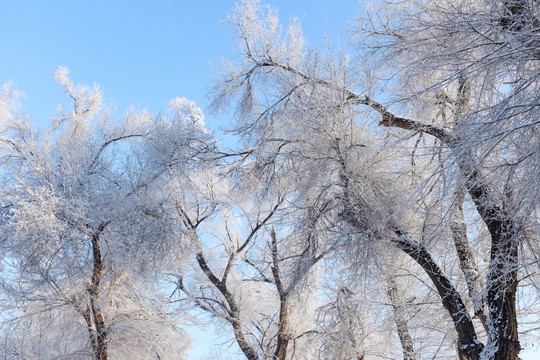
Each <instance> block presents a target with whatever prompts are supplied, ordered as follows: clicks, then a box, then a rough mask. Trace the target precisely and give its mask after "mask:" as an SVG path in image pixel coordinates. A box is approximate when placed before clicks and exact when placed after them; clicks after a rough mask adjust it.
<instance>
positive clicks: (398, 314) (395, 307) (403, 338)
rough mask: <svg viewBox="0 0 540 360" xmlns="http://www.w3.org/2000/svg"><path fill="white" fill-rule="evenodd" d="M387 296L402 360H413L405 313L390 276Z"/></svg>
mask: <svg viewBox="0 0 540 360" xmlns="http://www.w3.org/2000/svg"><path fill="white" fill-rule="evenodd" d="M387 294H388V299H389V300H390V304H391V306H392V311H393V313H394V320H395V322H396V326H397V332H398V336H399V341H400V343H401V347H402V348H403V360H415V355H414V347H413V340H412V337H411V334H410V333H409V327H408V325H407V321H406V320H405V316H404V313H405V311H404V309H403V305H402V301H401V300H400V298H399V295H398V288H397V284H396V279H395V278H394V277H392V276H391V277H389V278H388V291H387Z"/></svg>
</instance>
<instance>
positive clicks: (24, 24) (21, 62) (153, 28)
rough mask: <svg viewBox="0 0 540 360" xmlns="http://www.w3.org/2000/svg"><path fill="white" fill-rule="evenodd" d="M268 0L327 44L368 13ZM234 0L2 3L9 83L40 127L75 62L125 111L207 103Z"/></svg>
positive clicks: (353, 0)
mask: <svg viewBox="0 0 540 360" xmlns="http://www.w3.org/2000/svg"><path fill="white" fill-rule="evenodd" d="M268 2H269V3H270V4H272V5H275V6H276V7H277V8H279V10H280V15H281V18H282V20H284V21H287V20H288V19H289V17H290V16H292V15H295V16H297V17H299V18H300V19H301V20H302V24H303V28H304V33H305V36H306V38H307V39H308V42H309V43H310V44H312V45H316V44H318V45H319V46H322V44H323V43H324V41H323V35H324V34H326V35H327V36H328V37H329V38H330V39H331V40H332V41H333V42H334V43H338V42H339V40H340V38H341V34H342V30H344V29H345V28H346V27H347V25H348V22H349V21H351V20H352V19H353V17H354V15H356V14H357V13H358V12H359V11H360V10H361V9H360V5H359V3H358V1H357V0H333V1H322V0H294V1H293V0H289V1H286V0H270V1H268ZM234 4H235V1H234V0H219V1H218V0H214V1H208V0H207V1H193V0H190V1H186V0H178V1H172V0H163V1H152V2H150V1H137V0H131V1H111V0H108V1H104V0H94V1H75V0H72V1H68V0H65V1H58V0H48V1H43V0H31V1H30V0H27V1H13V0H0V51H1V52H0V54H1V55H0V84H1V83H4V82H6V81H8V80H12V81H13V82H14V83H15V84H17V88H18V89H20V90H22V91H23V92H24V93H25V95H26V96H25V97H24V98H23V99H22V108H23V110H24V111H26V112H28V113H29V114H30V116H31V118H32V119H33V121H35V122H36V123H37V124H39V125H40V126H43V125H44V124H46V123H47V121H48V119H49V117H50V116H51V115H53V114H54V112H55V108H56V105H57V104H58V103H59V102H61V101H64V100H65V98H63V91H62V88H61V87H60V86H59V85H58V84H56V82H55V81H54V80H53V74H54V72H55V70H56V69H57V67H58V66H60V65H62V66H67V67H68V68H69V69H70V76H71V78H72V80H73V81H74V82H76V83H82V84H87V85H92V84H94V83H97V84H100V85H101V88H102V90H103V92H104V94H105V99H109V100H113V101H114V102H115V103H116V104H117V106H118V110H119V113H118V115H119V116H120V115H121V113H122V112H123V111H124V110H125V109H126V108H128V107H129V106H130V105H133V104H138V105H140V106H141V107H147V108H148V109H150V110H153V111H155V112H158V111H164V110H165V109H166V105H167V103H168V101H169V100H170V99H172V98H174V97H186V98H188V99H191V100H194V101H195V102H196V103H197V104H198V105H199V106H200V107H201V108H202V109H203V110H204V109H205V108H206V106H207V105H208V103H209V101H208V99H207V98H206V96H205V95H206V90H207V88H208V86H209V85H210V81H211V78H212V69H213V66H214V65H215V64H217V63H218V62H219V60H220V59H221V58H228V57H230V56H231V50H230V48H231V44H232V28H231V27H230V26H226V25H223V24H221V22H220V21H221V20H224V19H225V18H226V17H227V14H228V12H229V11H230V10H231V9H232V8H233V7H234ZM220 121H223V122H224V123H222V124H220V123H219V122H218V120H217V119H213V118H209V119H207V123H208V125H209V126H210V127H211V128H212V129H213V130H216V131H217V129H219V127H220V125H226V122H227V119H221V120H220ZM194 334H195V335H196V336H198V337H199V338H200V339H199V341H197V342H195V343H194V349H195V350H196V352H195V353H194V354H193V355H192V357H191V359H196V358H197V357H198V356H199V355H200V354H204V353H205V352H206V351H208V350H209V348H208V347H207V345H204V344H205V339H204V337H205V336H206V335H201V333H200V332H197V333H194ZM210 337H212V336H211V335H208V338H210ZM206 340H208V339H206ZM222 340H225V339H222ZM527 345H532V344H527ZM523 358H524V359H534V358H537V357H536V355H530V357H527V356H523ZM538 358H540V355H539V357H538Z"/></svg>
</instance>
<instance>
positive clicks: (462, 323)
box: [391, 230, 484, 360]
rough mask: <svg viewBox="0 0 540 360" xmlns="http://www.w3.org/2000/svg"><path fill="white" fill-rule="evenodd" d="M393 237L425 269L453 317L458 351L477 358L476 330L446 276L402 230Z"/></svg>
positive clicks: (472, 359)
mask: <svg viewBox="0 0 540 360" xmlns="http://www.w3.org/2000/svg"><path fill="white" fill-rule="evenodd" d="M396 233H397V234H398V236H399V237H398V238H397V239H392V240H391V241H392V242H393V243H394V245H395V246H396V247H397V248H398V249H400V250H402V251H403V252H405V253H406V254H407V255H409V256H410V257H411V258H413V259H414V260H415V261H416V262H417V263H418V264H419V265H420V266H421V267H422V268H423V269H424V271H425V272H426V273H427V275H428V276H429V278H430V279H431V281H432V282H433V284H434V285H435V288H436V289H437V292H438V293H439V296H440V297H441V300H442V303H443V306H444V308H445V309H446V310H447V311H448V313H449V314H450V317H451V318H452V320H453V323H454V328H455V329H456V332H457V335H458V343H459V348H458V350H459V352H460V356H461V357H462V358H463V359H468V360H478V359H480V354H481V352H482V350H483V348H484V346H483V345H482V343H481V342H480V341H479V340H478V338H477V336H476V330H475V329H474V325H473V323H472V321H471V318H470V316H469V312H468V311H467V308H466V307H465V304H464V303H463V300H462V299H461V296H460V295H459V293H458V292H457V290H456V289H455V288H454V286H453V285H452V283H451V282H450V280H448V278H447V277H446V275H445V274H444V273H443V271H442V270H441V269H440V268H439V266H438V265H437V264H436V263H435V261H434V260H433V258H432V257H431V255H430V254H429V252H428V251H427V250H426V248H424V247H423V246H422V245H420V244H418V243H416V242H414V241H412V240H410V239H408V237H407V236H406V234H405V233H404V232H403V231H399V230H396Z"/></svg>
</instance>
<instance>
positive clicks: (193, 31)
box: [0, 0, 360, 129]
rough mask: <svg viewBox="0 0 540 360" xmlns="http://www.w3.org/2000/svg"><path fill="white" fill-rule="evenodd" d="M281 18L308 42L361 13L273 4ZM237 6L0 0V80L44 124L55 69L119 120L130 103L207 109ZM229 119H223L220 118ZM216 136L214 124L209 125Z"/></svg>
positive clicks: (333, 33)
mask: <svg viewBox="0 0 540 360" xmlns="http://www.w3.org/2000/svg"><path fill="white" fill-rule="evenodd" d="M270 3H271V4H272V5H275V6H276V7H278V8H279V11H280V15H281V17H282V19H283V20H284V21H287V20H288V19H289V17H290V16H292V15H293V14H294V15H296V16H298V17H299V18H300V19H302V24H303V27H304V29H305V35H306V37H307V38H308V41H309V43H310V44H322V43H323V40H322V39H323V34H328V35H329V36H330V38H331V39H333V40H334V41H338V40H339V39H340V38H341V31H342V30H343V29H344V28H345V27H346V25H347V22H348V21H349V20H351V19H352V17H353V15H354V14H357V13H358V11H359V10H360V5H359V3H358V1H356V0H337V1H333V2H331V3H330V2H327V1H305V0H302V1H283V0H279V1H277V0H276V1H272V2H270ZM234 5H235V1H233V0H225V1H201V2H197V1H155V2H149V1H102V0H99V1H57V0H52V1H8V0H0V49H1V53H2V56H0V83H4V82H6V81H8V80H12V81H13V82H14V83H15V84H16V85H17V88H18V89H20V90H22V91H23V92H24V93H25V95H26V96H25V97H24V98H23V100H22V108H23V110H24V111H26V112H28V113H29V114H30V115H31V118H32V120H33V121H34V122H36V123H38V124H40V125H43V124H45V123H46V122H47V121H48V119H49V117H50V116H51V115H53V114H54V111H55V108H56V105H57V104H58V103H59V102H61V101H65V98H63V97H62V96H63V95H62V89H61V88H60V87H59V86H58V85H57V84H56V82H55V81H54V80H53V78H52V77H53V74H54V71H55V70H56V68H57V67H58V66H60V65H62V66H66V67H68V68H69V69H70V76H71V78H72V80H73V81H74V82H76V83H82V84H86V85H92V84H94V83H97V84H100V85H101V88H102V91H103V92H104V94H105V99H106V100H113V101H114V103H115V104H116V105H117V107H118V111H119V114H118V115H120V114H121V113H122V112H123V111H124V110H125V109H126V108H128V107H129V106H130V105H133V104H136V105H140V106H141V107H146V108H148V109H150V110H153V111H156V112H158V111H164V110H165V108H166V104H167V102H168V101H169V100H170V99H172V98H174V97H177V96H179V97H186V98H188V99H191V100H194V101H195V102H196V103H197V104H198V105H199V106H200V107H201V108H202V109H203V110H204V109H205V108H206V106H207V105H208V103H209V101H208V100H207V99H206V97H205V95H206V92H207V89H208V86H209V85H210V81H211V79H212V70H213V68H214V66H215V65H216V64H217V63H218V62H219V61H220V59H222V58H227V57H230V56H231V50H230V48H231V44H232V27H230V26H226V25H223V24H222V23H221V20H224V19H226V17H227V14H228V13H229V12H230V11H231V9H232V8H233V7H234ZM221 121H223V122H226V121H227V119H221ZM208 124H209V126H210V127H211V128H213V129H218V128H219V124H218V122H217V120H215V119H208Z"/></svg>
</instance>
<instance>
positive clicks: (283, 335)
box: [271, 229, 289, 360]
mask: <svg viewBox="0 0 540 360" xmlns="http://www.w3.org/2000/svg"><path fill="white" fill-rule="evenodd" d="M271 237H272V262H273V264H272V275H273V277H274V283H275V284H276V288H277V291H278V294H279V302H280V306H279V326H278V333H277V344H276V350H275V352H274V359H276V360H285V359H286V357H287V347H288V346H289V334H288V332H287V325H288V324H287V322H288V315H289V313H288V306H287V300H288V299H287V293H286V292H285V289H284V288H283V284H282V282H281V277H280V273H279V259H278V250H277V238H276V232H275V231H274V229H272V232H271Z"/></svg>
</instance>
